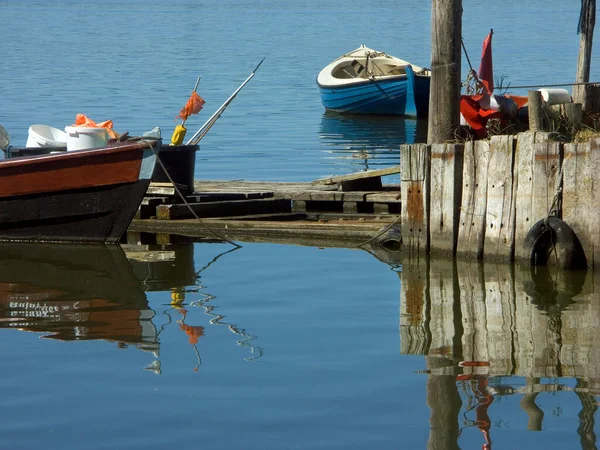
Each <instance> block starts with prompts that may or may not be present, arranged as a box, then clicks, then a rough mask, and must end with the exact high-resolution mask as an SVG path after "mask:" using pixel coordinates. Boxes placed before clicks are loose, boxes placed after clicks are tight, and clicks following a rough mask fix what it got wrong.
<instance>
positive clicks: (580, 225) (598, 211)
mask: <svg viewBox="0 0 600 450" xmlns="http://www.w3.org/2000/svg"><path fill="white" fill-rule="evenodd" d="M598 174H600V140H599V139H593V140H592V141H590V142H587V143H582V144H565V146H564V162H563V204H562V207H563V220H564V221H565V222H566V223H567V224H568V225H569V226H570V227H571V228H572V229H573V231H574V232H575V234H576V235H577V237H578V238H579V240H580V241H581V244H582V246H583V250H584V252H585V255H586V258H587V262H588V266H589V267H591V268H597V267H599V266H600V208H598V205H599V204H600V203H599V202H600V192H598V188H597V187H596V186H595V179H596V177H597V176H598Z"/></svg>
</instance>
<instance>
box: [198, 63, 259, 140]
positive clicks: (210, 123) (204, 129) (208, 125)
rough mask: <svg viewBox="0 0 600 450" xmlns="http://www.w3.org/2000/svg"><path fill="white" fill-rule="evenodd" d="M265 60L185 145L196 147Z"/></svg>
mask: <svg viewBox="0 0 600 450" xmlns="http://www.w3.org/2000/svg"><path fill="white" fill-rule="evenodd" d="M264 60H265V58H263V59H262V61H261V62H259V63H258V66H256V68H255V69H254V70H253V71H252V73H251V74H250V76H249V77H248V78H246V80H245V81H244V82H243V83H242V84H241V85H240V87H238V88H237V89H236V90H235V92H234V93H233V94H231V95H230V96H229V98H228V99H227V100H225V103H223V104H222V105H221V106H220V108H219V109H217V110H216V111H215V113H214V114H213V115H212V116H210V118H209V119H208V120H207V121H206V122H205V123H204V125H202V126H201V127H200V129H199V130H198V131H196V134H194V135H193V136H192V137H191V138H190V139H189V140H188V141H187V145H196V144H197V143H198V142H200V139H202V138H203V137H204V135H205V134H206V133H208V130H210V128H211V127H212V126H213V125H214V124H215V122H216V121H217V119H218V118H219V117H221V114H223V111H225V109H226V108H227V107H228V106H229V104H230V103H231V102H232V101H233V99H234V98H235V96H236V95H237V94H238V92H240V91H241V90H242V88H243V87H244V86H246V84H247V83H248V82H249V81H250V80H251V79H252V77H253V76H254V74H255V73H256V71H257V70H258V68H259V67H260V65H261V64H262V63H263V61H264Z"/></svg>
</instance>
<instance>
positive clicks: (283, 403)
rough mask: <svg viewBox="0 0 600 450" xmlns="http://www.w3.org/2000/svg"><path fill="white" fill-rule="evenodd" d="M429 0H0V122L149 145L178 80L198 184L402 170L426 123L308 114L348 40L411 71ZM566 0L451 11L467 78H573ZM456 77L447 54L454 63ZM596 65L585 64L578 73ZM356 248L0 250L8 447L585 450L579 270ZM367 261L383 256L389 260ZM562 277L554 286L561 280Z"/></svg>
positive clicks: (572, 30)
mask: <svg viewBox="0 0 600 450" xmlns="http://www.w3.org/2000/svg"><path fill="white" fill-rule="evenodd" d="M430 7H431V5H430V2H422V1H409V2H404V3H402V4H400V3H398V2H389V1H383V0H370V1H367V2H365V1H361V2H359V1H356V0H330V1H327V2H325V3H322V4H316V3H314V2H308V1H300V0H297V1H289V2H283V1H262V0H236V1H233V0H224V1H223V0H219V1H215V0H207V1H203V2H195V1H192V0H179V1H175V2H166V1H164V0H151V1H141V0H138V1H133V0H128V1H124V2H116V1H108V2H103V3H94V2H90V1H87V0H86V1H66V0H65V1H48V2H32V1H23V2H21V1H19V2H16V1H0V15H1V17H2V18H3V21H2V22H3V36H4V40H3V46H2V50H3V53H2V56H3V59H2V61H3V64H2V65H1V67H0V74H1V77H0V79H1V80H2V82H1V86H2V95H1V98H2V108H0V124H2V125H3V126H4V127H5V128H6V129H7V130H8V131H9V132H10V134H11V136H12V144H13V145H15V146H21V145H24V143H25V142H26V140H27V130H28V128H29V126H30V125H32V124H36V123H39V124H47V125H52V126H55V127H57V128H63V127H64V126H67V125H71V124H72V123H73V122H74V120H75V116H76V114H77V113H83V114H86V115H88V116H89V117H90V118H92V119H94V120H97V121H102V120H107V119H111V120H113V122H114V126H115V129H116V130H117V131H118V132H124V131H129V132H130V134H132V135H135V134H141V133H143V132H144V131H148V130H150V129H151V128H153V127H154V126H159V127H160V128H161V130H162V132H163V136H166V137H167V138H170V135H171V133H172V130H173V128H174V127H175V125H176V123H177V122H176V121H175V120H174V118H175V116H177V114H178V112H179V110H180V108H181V107H182V106H183V105H184V104H185V101H186V100H187V98H188V96H189V93H190V91H191V90H192V88H193V87H194V84H195V82H196V79H197V77H198V76H201V81H200V84H199V87H198V92H199V94H200V95H201V96H202V97H203V98H204V99H205V100H206V105H205V107H204V109H203V110H202V111H201V113H200V114H199V115H198V116H193V117H191V118H190V119H189V120H188V122H187V124H186V125H187V127H188V130H189V131H188V133H192V132H194V131H195V130H196V129H197V128H199V127H200V126H201V125H202V124H203V123H204V121H205V120H206V119H207V118H208V117H209V116H210V115H211V114H212V113H213V112H214V111H215V110H216V109H217V108H218V107H219V106H220V105H221V103H222V102H224V101H225V99H226V98H227V97H228V96H229V95H230V94H231V93H232V92H233V91H234V90H235V89H236V88H237V87H238V86H239V85H240V84H241V83H242V82H243V81H244V80H245V79H246V78H247V77H248V76H249V75H250V72H251V71H252V70H253V69H254V68H255V67H256V65H257V64H258V62H259V61H260V60H261V59H262V58H263V57H266V60H265V62H264V63H263V65H262V66H261V67H260V69H259V71H258V72H257V73H256V76H255V77H254V78H253V79H252V80H251V81H250V83H249V84H248V85H247V86H246V87H245V88H244V89H243V90H242V91H241V92H240V94H239V95H238V97H237V98H236V99H235V100H234V102H233V103H232V105H231V106H230V107H229V109H227V111H226V112H225V114H223V116H222V117H221V119H219V121H218V122H217V124H216V125H215V126H214V127H213V128H212V129H211V131H210V132H209V133H208V134H207V136H206V137H205V138H204V140H203V141H202V142H201V149H200V152H199V153H198V156H197V164H196V178H199V179H200V178H201V179H220V180H224V179H247V180H265V181H310V180H314V179H317V178H321V177H324V176H329V175H341V174H346V173H350V172H354V171H360V170H366V169H371V168H381V167H385V166H391V165H396V164H398V163H399V151H398V147H399V145H400V144H402V143H404V142H420V141H423V140H424V136H425V134H426V125H427V124H426V123H423V122H416V121H414V120H411V119H406V120H405V119H401V118H389V117H369V118H364V117H351V116H339V115H332V114H327V113H325V112H324V111H323V108H322V106H321V104H320V100H319V94H318V90H317V88H316V84H315V78H316V75H317V73H318V71H319V70H320V69H321V68H322V67H324V66H325V65H326V64H327V63H329V62H330V61H331V60H333V59H334V58H336V57H338V56H339V55H341V54H342V53H345V52H347V51H350V50H352V49H354V48H356V47H358V46H359V45H360V44H365V45H368V46H369V47H372V48H375V49H379V50H384V51H386V52H388V53H390V54H392V55H395V56H398V57H401V58H403V59H406V60H408V61H411V62H414V63H415V64H418V65H420V66H429V60H430V36H431V30H430V20H431V11H430ZM579 7H580V2H567V3H565V2H559V1H557V0H551V1H544V2H542V1H539V0H534V1H531V2H527V3H524V2H517V1H514V0H508V1H505V2H503V3H497V4H490V3H481V2H474V1H471V0H469V1H467V0H465V1H463V10H464V12H463V37H464V42H465V47H466V48H467V51H468V52H469V57H470V61H471V63H472V64H473V65H474V66H475V67H477V65H478V61H477V58H478V56H479V55H480V52H481V43H482V41H483V39H484V37H485V36H486V34H487V33H488V31H489V29H490V28H493V29H494V41H493V45H494V47H493V48H494V72H495V74H496V76H497V77H504V79H505V84H506V83H508V82H510V84H511V86H512V88H511V89H512V92H513V93H517V94H524V93H526V91H527V88H518V86H527V85H538V84H539V85H544V84H552V83H568V82H572V81H573V79H574V77H575V68H576V62H577V51H578V46H579V41H578V36H577V34H576V27H577V20H578V14H579ZM467 70H468V63H467V60H466V58H463V66H462V71H463V74H465V73H466V71H467ZM591 77H592V79H594V80H596V81H598V77H599V72H598V68H597V67H595V66H594V65H592V75H591ZM376 256H377V255H374V254H371V253H369V252H367V251H364V250H361V249H357V248H347V249H344V248H314V247H303V246H296V245H275V244H243V246H242V247H241V248H238V249H235V247H232V246H231V245H229V244H215V243H187V244H184V245H179V246H156V245H150V244H148V245H146V244H145V245H143V246H140V247H137V248H132V247H124V248H123V249H121V248H104V247H96V248H89V247H72V246H66V247H61V248H56V247H54V246H50V247H47V246H33V247H31V246H23V245H2V246H0V265H1V266H2V268H1V270H0V357H1V360H2V361H3V370H2V372H1V374H0V384H1V385H2V386H3V388H4V390H3V395H2V396H1V397H0V411H1V412H2V417H3V420H2V422H0V434H1V435H2V439H3V442H4V445H5V446H6V447H7V448H13V449H18V448H23V449H25V448H26V449H30V448H47V449H66V448H89V449H108V448H111V449H114V448H145V449H152V448H156V449H164V448H166V447H174V446H181V447H183V446H186V447H188V446H189V447H204V448H211V449H232V448H248V449H270V448H272V449H281V448H290V449H336V448H340V449H342V448H343V449H349V448H356V449H365V448H369V449H370V448H381V449H387V448H443V449H448V448H458V447H460V448H463V449H466V448H478V449H479V448H482V445H483V444H485V443H486V439H487V440H488V441H489V442H491V445H492V446H493V448H497V449H499V448H540V449H542V448H544V449H546V448H548V449H564V448H583V449H592V448H596V446H595V441H596V436H595V433H596V430H597V425H596V423H595V418H596V409H597V395H598V374H597V373H596V372H597V367H598V361H597V359H598V351H599V347H598V343H597V339H596V337H595V336H596V334H597V333H595V329H596V328H597V326H598V324H597V323H596V322H597V318H598V311H597V308H598V304H599V301H600V300H599V299H598V297H597V292H598V289H597V281H596V280H595V277H594V276H593V275H592V274H587V275H586V276H585V277H583V278H582V277H579V276H576V275H572V276H571V275H569V276H568V277H567V278H565V277H558V276H557V274H552V273H550V274H547V273H546V274H544V273H537V274H533V275H532V274H531V273H530V272H528V271H522V270H520V269H517V268H515V267H511V266H504V265H495V264H486V265H485V266H479V265H476V264H452V263H449V262H444V261H436V260H434V261H427V260H421V261H417V262H414V261H409V260H404V261H402V263H403V264H399V263H398V259H397V258H396V256H397V255H395V256H394V257H393V258H390V259H387V258H378V257H376ZM385 261H387V262H385ZM569 280H570V281H569Z"/></svg>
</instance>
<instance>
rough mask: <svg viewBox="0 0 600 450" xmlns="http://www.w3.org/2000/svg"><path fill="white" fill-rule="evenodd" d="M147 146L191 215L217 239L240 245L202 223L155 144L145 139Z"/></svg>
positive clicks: (236, 245)
mask: <svg viewBox="0 0 600 450" xmlns="http://www.w3.org/2000/svg"><path fill="white" fill-rule="evenodd" d="M145 142H146V143H147V144H148V146H149V147H150V148H151V149H152V151H153V152H154V155H155V156H156V160H157V161H158V163H159V164H160V166H161V167H162V169H163V171H164V172H165V175H166V176H167V178H168V179H169V181H170V182H171V184H172V185H173V187H174V188H175V191H176V192H177V194H178V195H179V197H180V198H181V200H182V201H183V203H184V204H185V206H187V208H188V209H189V210H190V212H191V213H192V215H193V216H194V217H195V218H196V219H197V220H198V221H199V222H200V223H201V224H202V226H203V227H204V228H206V229H207V230H208V231H209V232H210V233H212V234H213V235H215V236H216V237H217V238H218V239H220V240H222V241H224V242H227V243H229V244H231V245H233V246H235V247H238V248H240V247H241V245H239V244H236V243H235V242H233V241H230V240H229V239H227V238H225V237H223V236H221V235H220V234H219V233H217V232H216V231H214V230H212V229H211V228H210V227H209V226H208V225H206V224H205V223H204V221H203V220H202V219H201V218H200V217H199V216H198V214H196V211H194V210H193V209H192V207H191V206H190V204H189V203H188V201H187V199H186V198H185V196H184V195H183V194H182V193H181V191H180V190H179V188H178V187H177V184H175V182H174V181H173V178H171V175H170V174H169V172H168V171H167V168H166V167H165V165H164V164H163V162H162V161H161V159H160V158H159V156H158V152H157V151H156V149H155V148H154V147H155V146H153V145H152V144H150V143H149V142H148V141H145Z"/></svg>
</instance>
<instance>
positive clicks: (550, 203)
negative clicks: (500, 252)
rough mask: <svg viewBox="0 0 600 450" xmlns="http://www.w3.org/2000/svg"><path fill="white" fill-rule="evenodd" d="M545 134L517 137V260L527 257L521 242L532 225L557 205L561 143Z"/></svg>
mask: <svg viewBox="0 0 600 450" xmlns="http://www.w3.org/2000/svg"><path fill="white" fill-rule="evenodd" d="M546 136H547V133H532V132H529V133H521V134H520V135H519V136H518V137H517V147H516V153H515V178H516V183H517V190H516V193H517V199H518V200H517V201H516V202H515V203H516V216H515V219H516V220H515V258H516V259H518V260H527V259H528V258H529V256H530V255H529V252H528V251H527V249H525V248H524V247H523V241H524V240H525V236H527V233H528V232H529V230H530V229H531V227H532V226H533V225H534V224H535V223H536V222H537V221H538V220H540V219H545V218H546V217H548V215H549V214H550V213H551V212H552V211H551V210H552V209H553V207H555V208H558V207H559V205H560V193H559V191H558V187H559V181H560V175H561V173H560V167H561V164H562V151H561V149H562V146H561V144H560V143H559V142H548V141H547V140H546V139H544V138H545V137H546ZM536 140H537V142H536ZM558 212H559V213H560V211H558Z"/></svg>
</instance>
